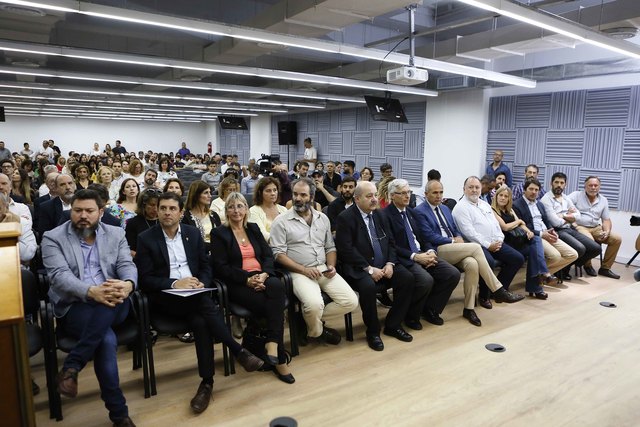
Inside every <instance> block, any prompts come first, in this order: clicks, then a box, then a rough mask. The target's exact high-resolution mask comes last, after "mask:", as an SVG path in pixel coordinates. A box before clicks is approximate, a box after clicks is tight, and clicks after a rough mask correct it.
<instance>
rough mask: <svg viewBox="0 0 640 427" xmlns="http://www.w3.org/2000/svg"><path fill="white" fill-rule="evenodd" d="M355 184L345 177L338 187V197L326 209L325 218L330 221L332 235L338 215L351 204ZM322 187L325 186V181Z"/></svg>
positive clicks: (355, 182)
mask: <svg viewBox="0 0 640 427" xmlns="http://www.w3.org/2000/svg"><path fill="white" fill-rule="evenodd" d="M356 184H357V181H356V180H355V179H354V178H352V177H350V176H348V177H346V178H345V179H344V181H342V185H341V187H340V197H338V198H337V199H335V200H334V201H333V202H331V203H329V206H328V207H327V216H328V217H329V221H331V231H333V232H334V233H335V231H336V219H338V215H340V213H341V212H342V211H344V210H345V209H347V208H349V207H351V205H352V204H353V192H354V191H355V189H356ZM324 185H325V186H326V185H327V182H326V180H325V182H324Z"/></svg>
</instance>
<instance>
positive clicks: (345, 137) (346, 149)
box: [336, 132, 356, 160]
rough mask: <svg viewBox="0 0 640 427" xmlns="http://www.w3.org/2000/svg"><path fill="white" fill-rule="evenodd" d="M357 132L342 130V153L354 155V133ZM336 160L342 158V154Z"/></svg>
mask: <svg viewBox="0 0 640 427" xmlns="http://www.w3.org/2000/svg"><path fill="white" fill-rule="evenodd" d="M355 133H356V132H342V154H343V155H345V156H352V155H353V154H355V153H354V152H353V145H354V135H355ZM336 160H340V156H338V158H337V159H336Z"/></svg>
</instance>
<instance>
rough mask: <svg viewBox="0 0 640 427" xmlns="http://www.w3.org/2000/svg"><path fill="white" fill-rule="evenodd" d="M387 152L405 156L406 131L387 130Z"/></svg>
mask: <svg viewBox="0 0 640 427" xmlns="http://www.w3.org/2000/svg"><path fill="white" fill-rule="evenodd" d="M385 152H386V154H387V155H388V156H396V157H404V132H387V134H386V137H385Z"/></svg>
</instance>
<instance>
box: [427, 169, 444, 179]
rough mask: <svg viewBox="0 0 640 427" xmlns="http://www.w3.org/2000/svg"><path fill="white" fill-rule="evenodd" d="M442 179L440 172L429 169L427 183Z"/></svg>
mask: <svg viewBox="0 0 640 427" xmlns="http://www.w3.org/2000/svg"><path fill="white" fill-rule="evenodd" d="M441 179H442V175H440V171H438V170H437V169H431V170H430V171H429V172H427V181H440V180H441Z"/></svg>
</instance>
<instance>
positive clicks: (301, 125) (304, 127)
mask: <svg viewBox="0 0 640 427" xmlns="http://www.w3.org/2000/svg"><path fill="white" fill-rule="evenodd" d="M278 121H279V122H296V127H297V129H298V132H315V131H316V129H315V127H314V129H310V128H309V117H308V116H307V114H298V115H297V116H296V117H295V118H294V117H290V116H286V117H282V118H280V119H279V120H278ZM276 123H277V122H276ZM276 132H278V130H277V129H276Z"/></svg>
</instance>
